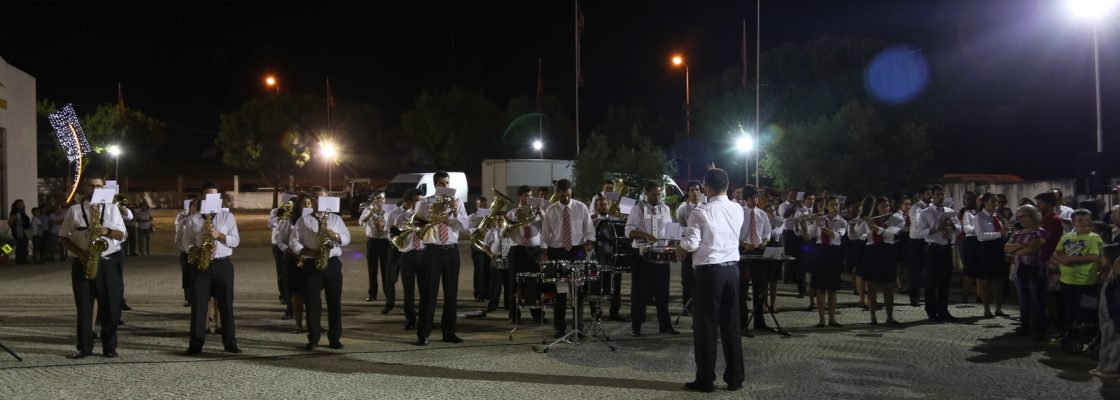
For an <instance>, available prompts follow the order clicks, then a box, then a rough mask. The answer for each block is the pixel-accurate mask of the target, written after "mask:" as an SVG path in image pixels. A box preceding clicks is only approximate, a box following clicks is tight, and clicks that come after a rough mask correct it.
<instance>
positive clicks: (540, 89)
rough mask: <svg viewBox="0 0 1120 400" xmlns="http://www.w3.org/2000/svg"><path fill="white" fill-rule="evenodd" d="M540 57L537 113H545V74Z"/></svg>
mask: <svg viewBox="0 0 1120 400" xmlns="http://www.w3.org/2000/svg"><path fill="white" fill-rule="evenodd" d="M541 63H542V61H541V59H540V57H537V113H538V114H543V113H544V73H543V72H542V71H543V69H542V68H543V67H542V64H541Z"/></svg>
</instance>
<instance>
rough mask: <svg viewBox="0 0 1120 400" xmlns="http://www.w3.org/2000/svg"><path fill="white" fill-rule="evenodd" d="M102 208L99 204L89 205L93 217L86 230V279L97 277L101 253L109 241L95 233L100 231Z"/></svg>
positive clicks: (107, 246)
mask: <svg viewBox="0 0 1120 400" xmlns="http://www.w3.org/2000/svg"><path fill="white" fill-rule="evenodd" d="M102 206H103V205H101V204H92V205H90V211H93V214H94V215H95V217H93V218H90V221H89V227H88V228H89V229H88V230H87V232H89V246H87V247H86V253H87V256H86V260H85V261H86V268H85V276H86V279H93V278H94V277H96V276H97V267H98V264H99V263H100V262H101V253H103V252H104V251H105V250H107V249H109V241H108V240H105V238H104V237H101V236H100V235H98V234H97V233H96V232H97V231H99V230H101V215H102V212H103V211H102Z"/></svg>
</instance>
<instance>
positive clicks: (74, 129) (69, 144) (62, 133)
mask: <svg viewBox="0 0 1120 400" xmlns="http://www.w3.org/2000/svg"><path fill="white" fill-rule="evenodd" d="M47 119H48V120H50V122H51V127H52V128H54V135H55V138H57V139H58V145H59V146H61V147H62V151H63V152H65V153H66V160H67V161H69V162H70V164H71V165H73V166H74V171H73V174H72V177H73V180H72V182H71V184H70V193H69V194H68V195H66V202H67V203H69V202H70V200H71V199H73V198H74V192H76V191H77V190H78V185H79V184H80V183H81V181H82V158H83V157H84V156H85V155H86V154H89V152H90V146H89V142H88V141H86V134H85V132H84V131H82V123H81V121H79V120H78V115H77V114H76V113H75V112H74V106H73V105H70V104H66V105H64V106H62V108H59V109H58V111H55V112H53V113H50V114H49V115H47Z"/></svg>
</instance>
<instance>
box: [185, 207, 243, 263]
mask: <svg viewBox="0 0 1120 400" xmlns="http://www.w3.org/2000/svg"><path fill="white" fill-rule="evenodd" d="M202 223H203V221H202V213H198V214H194V215H191V216H190V218H187V219H185V220H184V221H183V228H182V230H183V231H182V235H181V236H182V238H183V240H182V241H181V244H180V246H181V247H179V250H182V251H185V252H189V251H190V249H191V247H198V246H202V234H203V232H202ZM211 228H212V229H214V230H216V231H218V232H220V233H222V234H224V235H226V241H225V242H224V243H223V242H222V241H221V240H217V239H214V258H223V257H229V256H231V255H233V248H234V247H237V245H238V244H240V243H241V236H240V235H239V234H238V233H237V219H236V218H234V216H233V213H230V212H229V211H218V212H216V213H214V214H213V220H212V222H211Z"/></svg>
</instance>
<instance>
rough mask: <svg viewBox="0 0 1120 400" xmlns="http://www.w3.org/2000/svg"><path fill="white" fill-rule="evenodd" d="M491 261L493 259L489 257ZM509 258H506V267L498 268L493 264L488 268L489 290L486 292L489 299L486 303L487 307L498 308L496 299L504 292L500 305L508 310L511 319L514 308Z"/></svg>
mask: <svg viewBox="0 0 1120 400" xmlns="http://www.w3.org/2000/svg"><path fill="white" fill-rule="evenodd" d="M491 263H493V259H491ZM510 271H511V269H510V264H509V258H508V257H507V258H506V269H498V268H495V267H494V266H491V268H490V290H488V291H487V293H486V294H488V295H490V300H489V302H488V303H487V307H486V308H489V309H493V310H497V309H498V300H499V298H500V297H502V293H505V296H506V299H505V301H503V302H502V307H503V308H504V309H505V310H506V311H508V312H509V317H510V319H513V317H514V312H515V311H516V309H515V308H514V304H513V274H512V273H510Z"/></svg>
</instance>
